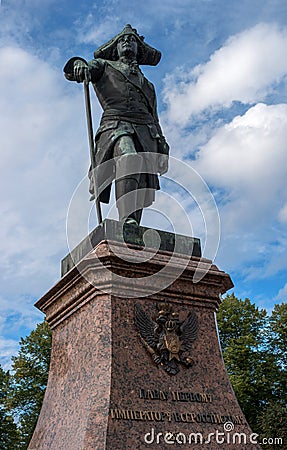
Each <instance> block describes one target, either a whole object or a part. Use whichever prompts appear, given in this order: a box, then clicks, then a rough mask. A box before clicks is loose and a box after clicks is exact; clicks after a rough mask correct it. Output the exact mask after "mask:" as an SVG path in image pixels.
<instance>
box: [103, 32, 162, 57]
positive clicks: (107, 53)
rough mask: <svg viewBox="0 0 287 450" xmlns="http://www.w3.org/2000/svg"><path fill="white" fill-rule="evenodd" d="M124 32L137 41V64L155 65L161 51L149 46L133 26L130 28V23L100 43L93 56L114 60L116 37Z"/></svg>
mask: <svg viewBox="0 0 287 450" xmlns="http://www.w3.org/2000/svg"><path fill="white" fill-rule="evenodd" d="M126 34H132V35H133V36H134V37H135V38H136V40H137V43H138V54H137V62H138V64H145V65H148V66H156V65H157V64H158V63H159V61H160V58H161V53H160V51H159V50H156V49H155V48H153V47H151V46H150V45H148V44H146V43H145V42H144V37H143V36H140V35H139V34H138V32H137V30H136V29H135V28H132V27H131V25H130V24H127V25H126V26H125V28H124V29H123V31H121V32H120V33H119V34H117V35H116V36H115V37H113V38H112V39H111V40H110V41H109V42H107V43H106V44H104V45H101V47H99V48H98V49H97V50H96V51H95V52H94V57H95V58H102V59H107V60H109V61H114V60H115V59H117V57H116V52H115V49H116V46H117V42H118V39H119V38H120V37H122V36H124V35H126Z"/></svg>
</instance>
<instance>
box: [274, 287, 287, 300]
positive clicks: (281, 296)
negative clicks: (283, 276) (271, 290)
mask: <svg viewBox="0 0 287 450" xmlns="http://www.w3.org/2000/svg"><path fill="white" fill-rule="evenodd" d="M274 300H275V302H285V303H286V302H287V283H286V284H285V285H284V286H283V287H282V288H281V289H279V292H278V294H277V295H276V297H275V299H274Z"/></svg>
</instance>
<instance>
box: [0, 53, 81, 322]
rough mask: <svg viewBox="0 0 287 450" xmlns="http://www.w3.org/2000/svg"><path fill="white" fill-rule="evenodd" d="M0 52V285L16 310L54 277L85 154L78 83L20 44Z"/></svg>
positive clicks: (3, 306)
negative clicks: (67, 215) (71, 198)
mask: <svg viewBox="0 0 287 450" xmlns="http://www.w3.org/2000/svg"><path fill="white" fill-rule="evenodd" d="M0 58H1V67H0V108H1V111H2V114H1V117H0V133H1V144H2V145H1V158H0V168H1V178H0V189H1V206H0V211H1V217H2V223H1V230H0V238H1V255H0V267H1V277H2V286H1V290H2V296H3V297H5V298H6V299H7V301H8V302H9V305H10V307H12V309H14V311H19V308H20V304H19V302H20V300H19V299H21V301H23V305H24V307H25V305H27V307H28V305H32V304H33V302H34V299H33V298H32V297H33V296H35V297H37V296H38V295H40V294H42V293H43V291H44V290H45V289H47V288H48V287H50V286H51V284H52V283H53V282H54V281H55V280H56V279H57V278H58V277H59V275H60V259H61V258H62V257H64V256H65V253H66V252H67V248H66V237H65V218H66V213H67V208H68V203H69V199H70V196H71V195H72V192H73V190H74V189H75V187H76V185H77V183H78V181H79V180H80V179H81V178H82V177H83V176H84V175H85V173H86V170H87V168H88V165H89V152H88V145H87V137H86V129H85V128H86V125H85V117H84V104H83V94H82V92H81V89H77V85H72V84H70V85H69V83H68V82H67V81H66V80H65V79H64V77H63V75H62V74H61V73H57V72H56V71H54V70H53V69H52V68H51V67H50V66H49V65H48V64H47V63H46V62H44V61H42V60H40V59H39V58H36V57H35V56H33V55H31V54H30V53H28V52H26V51H24V50H22V49H20V48H17V47H4V48H2V49H1V50H0ZM15 68H17V70H15ZM87 201H88V195H87ZM25 294H27V295H28V296H27V297H23V295H25ZM7 308H8V304H7V303H4V304H3V302H2V313H3V314H4V315H5V311H7ZM29 314H31V312H30V313H29Z"/></svg>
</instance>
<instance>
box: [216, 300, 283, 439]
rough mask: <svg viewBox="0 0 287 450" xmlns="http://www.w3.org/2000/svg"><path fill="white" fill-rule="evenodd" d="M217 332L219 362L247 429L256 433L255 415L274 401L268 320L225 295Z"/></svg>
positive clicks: (250, 306)
mask: <svg viewBox="0 0 287 450" xmlns="http://www.w3.org/2000/svg"><path fill="white" fill-rule="evenodd" d="M217 321H218V328H219V335H220V340H221V345H222V352H223V358H224V361H225V365H226V369H227V372H228V374H229V378H230V381H231V383H232V385H233V388H234V391H235V394H236V397H237V399H238V401H239V403H240V406H241V408H242V411H243V413H244V414H245V417H246V419H247V421H248V422H249V424H250V426H251V428H252V429H253V430H254V431H255V432H257V433H260V432H261V431H262V430H261V426H260V423H259V420H258V413H259V412H260V411H264V410H265V409H266V408H267V406H268V404H269V402H271V401H272V400H273V398H274V380H276V378H277V376H278V366H277V364H276V355H274V354H273V353H272V352H271V351H270V349H269V348H268V316H267V313H266V311H265V310H264V309H259V308H258V307H256V306H255V305H254V304H252V303H251V302H250V300H249V299H245V300H241V299H238V298H236V297H235V295H234V294H231V295H228V296H227V297H226V298H225V299H224V301H223V303H222V305H221V306H220V309H219V312H218V315H217Z"/></svg>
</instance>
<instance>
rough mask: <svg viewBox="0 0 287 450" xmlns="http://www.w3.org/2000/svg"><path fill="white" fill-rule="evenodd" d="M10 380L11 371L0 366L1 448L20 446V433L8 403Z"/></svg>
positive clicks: (11, 448) (11, 449)
mask: <svg viewBox="0 0 287 450" xmlns="http://www.w3.org/2000/svg"><path fill="white" fill-rule="evenodd" d="M9 382H10V374H9V372H4V370H3V369H2V367H0V448H1V449H9V450H16V449H18V448H19V447H18V443H19V433H18V430H17V426H16V424H15V423H14V420H13V416H12V414H11V413H9V411H8V408H7V405H6V399H7V394H8V391H9Z"/></svg>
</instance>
